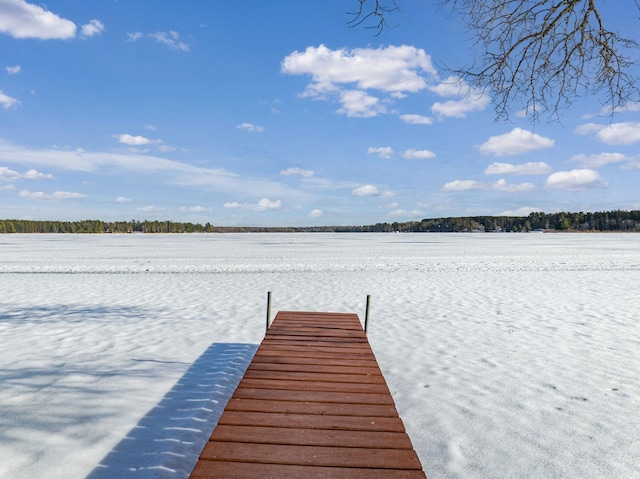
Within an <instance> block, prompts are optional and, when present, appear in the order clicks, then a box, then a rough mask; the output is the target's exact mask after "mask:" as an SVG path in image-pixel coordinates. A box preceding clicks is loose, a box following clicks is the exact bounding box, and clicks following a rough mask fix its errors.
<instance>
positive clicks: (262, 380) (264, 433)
mask: <svg viewBox="0 0 640 479" xmlns="http://www.w3.org/2000/svg"><path fill="white" fill-rule="evenodd" d="M190 477H191V478H193V479H204V478H214V477H215V478H219V477H224V478H235V479H257V478H261V479H269V478H274V479H275V478H278V479H280V478H284V477H304V478H305V479H327V478H332V479H354V478H371V479H382V478H385V479H400V478H404V479H426V475H425V474H424V471H423V469H422V465H421V464H420V461H419V459H418V457H417V455H416V453H415V451H414V450H413V446H412V444H411V440H410V439H409V437H408V436H407V434H406V432H405V429H404V425H403V423H402V420H401V419H400V417H399V416H398V413H397V410H396V408H395V404H394V402H393V399H392V397H391V394H390V392H389V388H388V386H387V384H386V381H385V380H384V376H383V375H382V373H381V371H380V368H379V367H378V363H377V361H376V359H375V356H374V354H373V351H372V350H371V347H370V345H369V342H368V340H367V337H366V335H365V333H364V331H363V330H362V325H361V323H360V320H359V319H358V316H357V315H355V314H345V313H324V312H299V311H281V312H279V313H278V314H277V316H276V318H275V320H274V322H273V324H272V325H271V327H270V328H269V330H268V332H267V335H266V336H265V339H264V340H263V341H262V344H261V345H260V347H259V348H258V350H257V352H256V354H255V357H254V358H253V361H252V362H251V364H250V365H249V367H248V368H247V371H246V372H245V375H244V377H243V378H242V380H241V381H240V384H239V385H238V387H237V389H236V391H235V392H234V394H233V396H232V397H231V399H230V400H229V402H228V404H227V405H226V407H225V410H224V412H223V413H222V416H221V417H220V420H219V421H218V425H217V426H216V428H215V429H214V430H213V432H212V434H211V436H210V438H209V441H208V442H207V444H206V445H205V447H204V449H203V451H202V454H201V456H200V459H199V461H198V463H197V464H196V466H195V468H194V470H193V472H192V474H191V476H190Z"/></svg>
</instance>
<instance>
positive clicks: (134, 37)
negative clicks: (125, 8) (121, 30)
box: [127, 32, 144, 42]
mask: <svg viewBox="0 0 640 479" xmlns="http://www.w3.org/2000/svg"><path fill="white" fill-rule="evenodd" d="M142 37H144V33H142V32H134V33H127V41H128V42H137V41H138V40H140V39H141V38H142Z"/></svg>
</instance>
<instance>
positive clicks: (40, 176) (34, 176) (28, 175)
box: [22, 169, 54, 180]
mask: <svg viewBox="0 0 640 479" xmlns="http://www.w3.org/2000/svg"><path fill="white" fill-rule="evenodd" d="M22 178H25V179H28V180H51V179H53V178H54V176H53V175H52V174H50V173H41V172H39V171H37V170H33V169H32V170H28V171H26V172H25V173H24V174H23V175H22Z"/></svg>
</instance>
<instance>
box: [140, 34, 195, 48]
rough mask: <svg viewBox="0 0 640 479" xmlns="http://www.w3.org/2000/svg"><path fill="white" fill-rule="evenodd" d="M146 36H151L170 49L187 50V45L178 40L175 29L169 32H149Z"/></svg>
mask: <svg viewBox="0 0 640 479" xmlns="http://www.w3.org/2000/svg"><path fill="white" fill-rule="evenodd" d="M147 36H149V37H151V38H153V39H154V40H155V41H157V42H158V43H162V44H163V45H166V46H167V47H169V48H170V49H171V50H180V51H183V52H188V51H189V45H187V44H186V43H184V42H181V41H180V34H179V33H178V32H176V31H175V30H171V31H169V32H155V33H149V34H147Z"/></svg>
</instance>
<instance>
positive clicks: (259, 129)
mask: <svg viewBox="0 0 640 479" xmlns="http://www.w3.org/2000/svg"><path fill="white" fill-rule="evenodd" d="M236 128H238V129H239V130H245V131H250V132H252V133H262V132H263V131H264V128H263V127H261V126H258V125H254V124H253V123H240V124H239V125H236Z"/></svg>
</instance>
